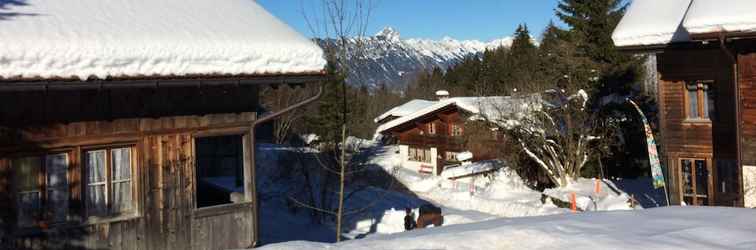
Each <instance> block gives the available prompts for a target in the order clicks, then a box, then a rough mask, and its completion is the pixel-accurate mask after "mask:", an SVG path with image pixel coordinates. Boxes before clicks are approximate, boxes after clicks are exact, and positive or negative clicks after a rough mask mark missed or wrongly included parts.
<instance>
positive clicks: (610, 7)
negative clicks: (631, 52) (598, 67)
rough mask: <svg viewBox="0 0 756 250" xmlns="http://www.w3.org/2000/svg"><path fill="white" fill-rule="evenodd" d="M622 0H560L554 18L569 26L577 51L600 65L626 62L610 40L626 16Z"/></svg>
mask: <svg viewBox="0 0 756 250" xmlns="http://www.w3.org/2000/svg"><path fill="white" fill-rule="evenodd" d="M626 8H627V3H625V1H623V0H561V2H560V3H559V5H558V6H557V11H556V15H557V17H559V19H561V20H562V21H563V22H564V23H566V24H567V25H569V26H570V27H571V34H570V35H572V37H571V38H573V39H575V40H574V42H576V44H577V45H578V48H579V49H580V51H581V52H582V53H584V54H585V55H586V56H588V57H590V58H591V59H593V60H594V61H596V62H599V63H617V62H618V60H627V56H626V55H624V54H622V53H620V52H618V51H617V50H616V49H615V47H614V43H613V41H612V32H613V31H614V28H615V27H616V26H617V24H618V23H619V21H620V19H622V16H623V15H624V13H625V9H626Z"/></svg>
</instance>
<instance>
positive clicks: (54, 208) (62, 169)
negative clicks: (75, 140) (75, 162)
mask: <svg viewBox="0 0 756 250" xmlns="http://www.w3.org/2000/svg"><path fill="white" fill-rule="evenodd" d="M11 166H12V167H13V169H14V171H15V182H16V185H15V191H16V208H17V225H18V227H22V228H23V227H35V226H41V225H42V224H55V223H60V222H65V221H66V219H67V216H68V154H65V153H62V154H51V155H46V156H32V157H25V158H19V159H14V160H13V161H12V163H11Z"/></svg>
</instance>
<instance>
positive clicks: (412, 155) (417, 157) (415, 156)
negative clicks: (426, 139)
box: [408, 147, 432, 163]
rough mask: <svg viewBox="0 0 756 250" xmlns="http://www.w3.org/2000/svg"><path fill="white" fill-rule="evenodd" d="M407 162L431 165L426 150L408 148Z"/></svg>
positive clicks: (428, 151)
mask: <svg viewBox="0 0 756 250" xmlns="http://www.w3.org/2000/svg"><path fill="white" fill-rule="evenodd" d="M408 158H409V160H410V161H416V162H425V163H431V162H432V158H431V153H430V149H428V148H416V147H409V157H408Z"/></svg>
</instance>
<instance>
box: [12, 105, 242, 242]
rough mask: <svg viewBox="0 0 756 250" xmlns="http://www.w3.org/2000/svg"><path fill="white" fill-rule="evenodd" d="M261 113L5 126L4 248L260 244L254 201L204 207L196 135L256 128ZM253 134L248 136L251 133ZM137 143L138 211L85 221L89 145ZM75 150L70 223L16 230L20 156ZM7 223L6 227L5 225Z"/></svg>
mask: <svg viewBox="0 0 756 250" xmlns="http://www.w3.org/2000/svg"><path fill="white" fill-rule="evenodd" d="M255 119H256V114H255V113H254V112H247V113H227V114H213V115H202V116H173V117H163V118H156V119H154V118H133V119H116V120H112V121H89V122H73V123H60V124H50V125H45V126H37V127H30V128H23V129H9V128H5V129H2V130H0V220H1V222H3V223H2V226H3V228H4V229H5V230H4V231H5V232H6V233H7V235H5V239H0V240H2V241H0V243H1V244H0V245H2V247H0V249H3V248H4V247H6V246H7V247H8V248H11V249H29V248H31V249H228V248H247V247H250V246H252V245H253V243H254V242H253V235H254V233H255V232H254V226H253V225H254V213H255V206H254V205H252V203H241V204H231V205H224V206H219V207H210V208H203V209H196V202H195V196H194V194H195V188H196V187H195V173H194V171H195V170H194V168H195V162H194V160H195V157H194V156H195V152H194V149H193V144H194V137H195V135H196V134H199V133H237V134H248V133H250V126H251V123H252V122H253V121H254V120H255ZM245 138H248V137H245ZM119 143H129V144H133V145H134V149H135V150H134V151H135V154H136V160H135V162H136V170H135V171H134V172H135V173H136V175H135V176H133V177H132V181H133V182H134V186H135V189H134V190H133V192H135V196H134V197H135V200H136V203H135V204H136V206H137V211H138V213H137V215H136V216H132V217H127V218H120V219H117V220H115V221H105V222H99V223H95V224H86V222H83V219H82V216H83V208H84V205H83V204H84V203H83V202H82V201H83V195H82V185H83V184H82V176H83V175H82V173H83V171H82V162H81V161H82V160H81V159H82V157H81V152H82V148H83V147H87V146H96V145H109V144H119ZM59 149H66V150H70V152H71V153H70V154H69V155H70V158H71V162H70V166H69V174H68V175H69V196H70V197H69V205H70V209H69V217H70V218H71V219H70V220H69V221H70V222H69V223H67V224H66V225H62V226H56V227H52V228H49V229H46V230H28V231H26V230H24V231H23V232H22V231H21V230H16V229H15V223H14V221H15V200H14V198H13V195H12V192H10V191H9V188H10V186H11V185H10V184H9V182H10V181H11V177H10V176H11V173H12V171H11V170H12V169H10V166H9V162H10V159H13V158H14V157H15V155H18V154H22V153H27V152H48V151H50V150H59ZM0 230H2V229H0Z"/></svg>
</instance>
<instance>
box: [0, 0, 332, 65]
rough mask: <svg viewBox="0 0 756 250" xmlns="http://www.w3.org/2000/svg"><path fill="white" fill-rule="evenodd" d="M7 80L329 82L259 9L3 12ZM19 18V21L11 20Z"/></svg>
mask: <svg viewBox="0 0 756 250" xmlns="http://www.w3.org/2000/svg"><path fill="white" fill-rule="evenodd" d="M2 7H4V9H2V10H1V12H0V14H7V15H0V78H5V79H51V78H79V79H81V80H85V79H88V78H90V77H91V76H94V77H97V78H100V79H105V78H120V77H123V78H127V77H128V78H134V77H137V78H138V77H147V76H197V75H199V76H206V75H289V74H297V75H304V74H322V72H323V69H324V67H325V64H326V61H325V59H324V57H323V51H322V50H321V49H320V48H319V47H318V46H317V45H316V44H315V43H313V42H312V41H310V40H309V39H307V38H305V37H304V36H302V35H301V34H299V33H297V32H296V31H294V30H293V29H292V28H290V27H289V26H287V25H286V24H284V23H283V22H281V21H280V20H278V19H277V18H275V17H274V16H272V15H271V14H270V13H268V12H267V11H266V10H265V9H263V8H262V7H261V6H259V5H258V4H257V3H256V2H255V1H252V0H223V1H209V0H108V1H103V0H69V1H49V0H28V1H10V2H8V3H3V6H2ZM8 13H11V14H12V15H11V14H8Z"/></svg>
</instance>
